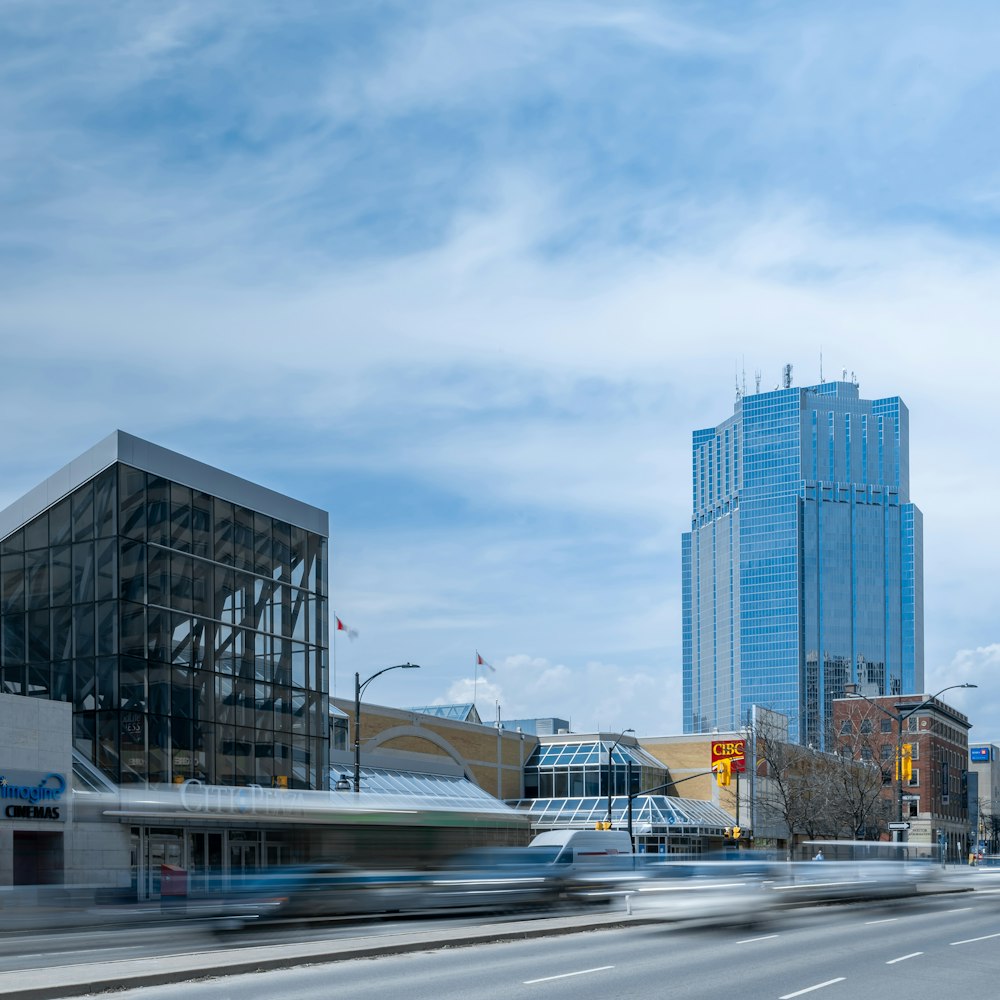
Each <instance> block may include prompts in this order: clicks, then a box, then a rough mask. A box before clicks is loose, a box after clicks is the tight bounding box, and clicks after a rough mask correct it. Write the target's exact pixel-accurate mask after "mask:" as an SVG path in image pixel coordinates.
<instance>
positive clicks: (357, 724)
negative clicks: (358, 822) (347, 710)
mask: <svg viewBox="0 0 1000 1000" xmlns="http://www.w3.org/2000/svg"><path fill="white" fill-rule="evenodd" d="M419 669H420V664H419V663H397V664H396V665H395V666H394V667H384V668H383V669H382V670H379V671H378V672H377V673H374V674H372V675H371V677H369V678H368V679H367V680H364V681H363V680H362V679H361V674H355V675H354V794H355V795H359V794H360V793H361V695H362V694H364V690H365V688H366V687H368V685H369V684H371V682H372V681H373V680H375V678H376V677H381V676H382V674H386V673H388V672H389V671H390V670H419ZM337 786H338V787H340V782H339V781H338V782H337Z"/></svg>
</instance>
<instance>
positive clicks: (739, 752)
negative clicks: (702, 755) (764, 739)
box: [712, 740, 747, 774]
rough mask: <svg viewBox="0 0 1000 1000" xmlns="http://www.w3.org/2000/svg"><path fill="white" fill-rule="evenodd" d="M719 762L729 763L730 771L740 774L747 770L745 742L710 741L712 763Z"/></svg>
mask: <svg viewBox="0 0 1000 1000" xmlns="http://www.w3.org/2000/svg"><path fill="white" fill-rule="evenodd" d="M720 760H728V761H730V762H731V768H732V771H733V772H734V773H740V774H742V773H743V772H744V771H746V769H747V741H746V740H712V763H713V764H718V762H719V761H720Z"/></svg>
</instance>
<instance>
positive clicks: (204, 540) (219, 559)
mask: <svg viewBox="0 0 1000 1000" xmlns="http://www.w3.org/2000/svg"><path fill="white" fill-rule="evenodd" d="M326 559H327V540H326V538H325V537H324V536H322V535H319V534H316V533H314V532H311V531H308V530H306V529H304V528H302V527H298V526H296V525H295V524H291V523H288V522H287V521H283V520H279V519H277V518H274V517H271V516H268V515H267V514H264V513H261V512H260V511H259V510H253V509H250V508H249V507H247V506H241V505H240V504H236V503H232V502H229V501H227V500H224V499H221V498H219V497H218V496H213V495H210V494H208V493H205V492H201V491H199V490H197V489H192V488H191V487H189V486H185V485H183V484H182V483H179V482H173V481H170V480H168V479H165V478H162V477H160V476H157V475H154V474H152V473H150V472H145V471H142V470H141V469H138V468H134V467H132V466H129V465H127V464H124V463H121V462H118V463H115V464H113V465H111V466H110V467H108V468H106V469H104V470H103V471H101V472H100V473H99V474H97V475H96V476H94V477H93V478H91V479H89V480H88V481H86V482H85V483H83V484H82V485H79V486H77V487H76V488H75V489H73V490H72V491H71V492H70V493H69V494H68V495H67V496H65V497H63V498H62V499H60V500H59V501H58V502H57V503H55V504H53V505H51V506H49V507H48V508H47V509H45V510H44V511H43V512H41V513H39V514H38V515H36V516H35V517H33V518H32V519H31V520H29V521H27V523H25V524H23V525H22V526H20V527H18V528H17V530H14V531H11V532H9V533H8V534H7V535H5V536H4V537H3V538H2V539H0V680H2V690H3V691H4V692H7V693H12V694H22V695H29V696H31V697H37V698H49V699H53V700H58V701H69V702H72V704H73V718H74V745H75V747H76V748H77V749H78V750H79V751H81V752H82V753H83V754H84V755H85V756H86V757H87V758H88V759H90V760H92V761H93V762H95V763H96V764H97V766H98V767H100V768H101V770H102V771H103V772H104V773H105V774H107V775H108V777H110V778H111V779H112V780H113V781H115V782H118V783H122V784H128V783H134V782H177V781H183V780H185V779H188V778H198V779H201V780H203V781H205V782H208V783H211V784H221V785H232V784H237V785H246V784H260V785H266V786H273V785H277V786H284V785H287V786H288V787H293V788H326V787H328V766H327V764H328V760H327V758H328V749H327V746H328V744H327V737H328V727H329V723H328V694H327V692H328V664H327V638H326V637H327V634H328V630H327V594H326V586H327V584H326V580H327V566H326Z"/></svg>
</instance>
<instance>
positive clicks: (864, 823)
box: [752, 724, 889, 844]
mask: <svg viewBox="0 0 1000 1000" xmlns="http://www.w3.org/2000/svg"><path fill="white" fill-rule="evenodd" d="M767 730H768V727H767V726H766V725H765V724H758V727H757V730H756V732H754V733H752V736H753V742H754V745H755V746H756V757H757V767H758V776H759V781H758V786H757V795H756V798H757V802H756V811H757V816H758V821H759V822H761V825H771V826H780V827H782V828H784V830H785V831H786V832H787V837H788V841H789V844H791V843H792V841H793V840H794V839H795V838H796V837H798V836H801V837H804V838H806V839H809V840H813V839H819V838H835V837H843V838H848V839H856V838H866V839H876V838H878V836H879V835H880V834H881V832H882V831H883V830H884V829H885V828H886V822H887V819H888V806H889V803H888V802H887V801H886V799H885V798H884V793H883V787H884V781H885V775H884V774H883V771H882V768H881V767H880V765H879V764H878V763H877V760H876V758H877V756H878V754H877V746H876V738H875V736H874V731H873V727H871V726H863V727H858V730H857V731H852V733H851V734H850V736H851V739H850V740H848V741H844V740H843V739H839V741H838V742H835V741H834V740H833V739H832V738H831V740H830V742H829V743H828V746H831V747H834V748H836V750H837V751H838V752H831V751H823V750H818V749H815V748H814V747H811V746H800V745H799V744H795V743H790V742H788V741H787V739H785V738H783V736H784V734H783V733H781V732H775V731H773V730H772V731H770V732H768V731H767Z"/></svg>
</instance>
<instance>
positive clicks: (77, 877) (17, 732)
mask: <svg viewBox="0 0 1000 1000" xmlns="http://www.w3.org/2000/svg"><path fill="white" fill-rule="evenodd" d="M72 737H73V709H72V706H71V705H69V704H68V703H67V702H61V701H48V700H46V699H42V698H23V697H21V696H20V695H12V694H5V695H0V774H5V773H9V772H19V771H20V772H29V773H34V774H38V775H45V774H48V773H49V772H54V773H56V774H61V775H62V776H63V777H64V778H65V779H66V781H67V783H68V785H69V786H70V788H69V789H67V792H66V794H65V798H64V800H63V802H62V803H61V804H60V812H61V813H62V815H63V816H64V817H65V818H64V819H60V820H58V821H56V820H30V819H9V818H7V816H6V815H5V811H4V810H5V806H6V805H7V804H8V803H7V802H6V800H2V799H0V885H11V884H12V883H13V877H14V832H15V830H16V831H19V832H22V831H26V832H38V833H61V834H62V841H63V875H62V881H63V882H64V883H65V884H67V885H109V886H111V885H114V886H121V885H128V884H129V881H130V878H131V870H130V863H131V856H130V850H129V830H128V828H127V827H124V826H122V825H121V824H120V823H118V822H117V821H114V820H100V821H98V822H84V821H82V820H80V819H79V818H78V817H77V815H75V811H74V796H73V792H72V791H71V790H70V789H71V788H72V780H73V740H72Z"/></svg>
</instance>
